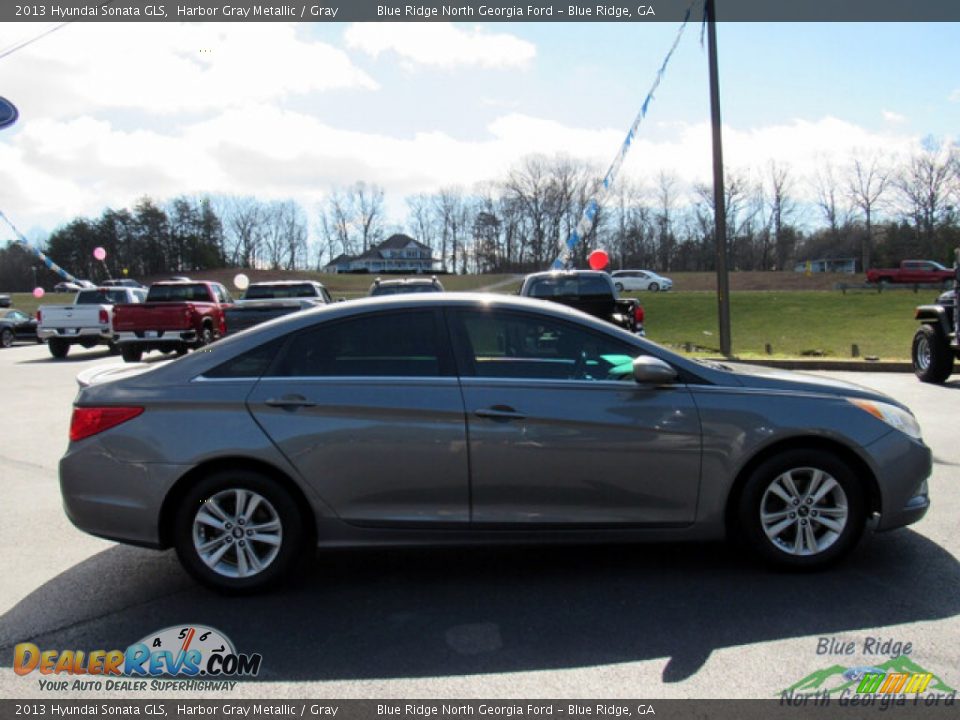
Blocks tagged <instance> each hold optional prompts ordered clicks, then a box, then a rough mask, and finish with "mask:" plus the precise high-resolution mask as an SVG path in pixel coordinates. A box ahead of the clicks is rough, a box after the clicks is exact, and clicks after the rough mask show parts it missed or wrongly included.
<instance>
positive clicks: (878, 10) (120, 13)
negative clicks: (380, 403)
mask: <svg viewBox="0 0 960 720" xmlns="http://www.w3.org/2000/svg"><path fill="white" fill-rule="evenodd" d="M688 5H689V0H639V1H634V0H594V1H593V2H572V3H571V2H564V1H562V0H533V2H529V1H527V0H519V1H517V2H511V1H510V0H458V1H456V2H432V1H427V2H391V1H390V0H344V1H343V2H339V3H338V2H330V1H329V0H326V2H318V1H316V0H312V1H307V2H303V1H300V0H275V1H272V2H271V1H269V0H268V1H266V2H247V1H245V0H232V1H231V0H227V1H224V0H175V1H174V2H171V1H169V0H151V1H149V2H148V1H146V0H34V1H33V2H16V1H15V2H4V3H0V21H26V22H84V21H88V22H89V21H93V22H101V21H128V22H129V21H150V22H225V21H226V22H244V21H247V22H271V21H280V22H289V21H298V22H375V21H391V22H425V21H426V22H663V21H668V22H678V21H680V20H682V19H683V17H684V14H685V12H686V10H687V7H688ZM696 5H697V6H698V10H697V13H696V15H695V17H702V16H703V0H698V2H697V3H696ZM716 10H717V19H718V20H719V21H720V22H723V21H735V22H751V21H755V22H790V21H799V22H815V21H827V22H936V21H943V22H949V21H954V22H955V21H960V3H957V2H944V0H910V2H902V1H899V2H898V1H897V0H843V1H842V2H837V0H805V2H778V1H776V0H716Z"/></svg>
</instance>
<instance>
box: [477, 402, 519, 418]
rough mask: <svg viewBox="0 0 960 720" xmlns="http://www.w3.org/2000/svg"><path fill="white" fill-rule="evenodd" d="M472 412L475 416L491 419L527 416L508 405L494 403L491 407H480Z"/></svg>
mask: <svg viewBox="0 0 960 720" xmlns="http://www.w3.org/2000/svg"><path fill="white" fill-rule="evenodd" d="M473 414H474V415H476V416H477V417H482V418H490V419H491V420H525V419H526V417H527V416H526V415H524V414H523V413H519V412H517V411H516V410H514V409H513V408H512V407H510V406H509V405H494V406H493V407H488V408H480V409H479V410H476V411H474V413H473Z"/></svg>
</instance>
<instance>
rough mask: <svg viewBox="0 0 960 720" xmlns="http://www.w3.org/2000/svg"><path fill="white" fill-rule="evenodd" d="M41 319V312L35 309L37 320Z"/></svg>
mask: <svg viewBox="0 0 960 720" xmlns="http://www.w3.org/2000/svg"><path fill="white" fill-rule="evenodd" d="M42 319H43V315H42V313H41V312H40V311H39V310H37V322H40V321H41V320H42Z"/></svg>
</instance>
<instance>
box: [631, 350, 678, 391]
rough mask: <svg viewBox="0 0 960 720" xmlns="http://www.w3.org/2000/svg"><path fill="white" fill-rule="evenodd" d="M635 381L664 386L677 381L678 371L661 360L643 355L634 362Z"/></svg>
mask: <svg viewBox="0 0 960 720" xmlns="http://www.w3.org/2000/svg"><path fill="white" fill-rule="evenodd" d="M633 379H634V380H636V381H637V382H638V383H642V384H644V385H664V384H666V383H672V382H674V381H675V380H676V379H677V371H676V370H674V369H673V368H672V367H670V366H669V365H668V364H667V363H665V362H664V361H663V360H660V359H659V358H655V357H650V356H649V355H641V356H640V357H638V358H634V360H633Z"/></svg>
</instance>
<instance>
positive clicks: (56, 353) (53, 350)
mask: <svg viewBox="0 0 960 720" xmlns="http://www.w3.org/2000/svg"><path fill="white" fill-rule="evenodd" d="M47 349H48V350H49V351H50V354H51V355H53V357H55V358H57V360H63V358H65V357H66V356H67V353H69V352H70V343H68V342H64V341H63V340H60V339H58V338H50V340H48V341H47Z"/></svg>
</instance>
